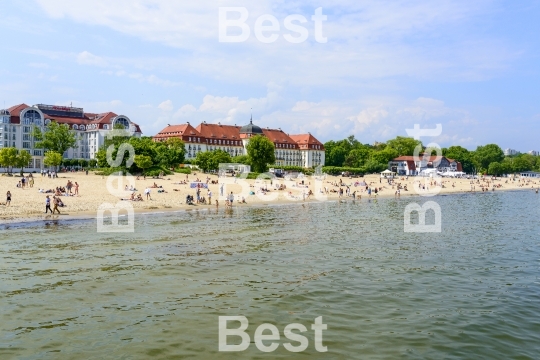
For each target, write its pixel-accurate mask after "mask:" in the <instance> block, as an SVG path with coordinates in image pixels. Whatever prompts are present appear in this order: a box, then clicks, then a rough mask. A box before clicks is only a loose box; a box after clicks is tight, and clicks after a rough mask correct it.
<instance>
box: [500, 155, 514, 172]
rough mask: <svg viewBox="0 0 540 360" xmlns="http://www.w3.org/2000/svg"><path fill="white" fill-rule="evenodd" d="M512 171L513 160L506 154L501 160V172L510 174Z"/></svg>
mask: <svg viewBox="0 0 540 360" xmlns="http://www.w3.org/2000/svg"><path fill="white" fill-rule="evenodd" d="M512 173H514V160H513V159H512V158H511V157H510V156H507V157H505V158H504V159H503V161H502V162H501V174H512Z"/></svg>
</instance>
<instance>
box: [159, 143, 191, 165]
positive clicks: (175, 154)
mask: <svg viewBox="0 0 540 360" xmlns="http://www.w3.org/2000/svg"><path fill="white" fill-rule="evenodd" d="M154 146H155V149H156V150H155V151H156V161H157V162H158V163H159V164H161V165H163V166H166V167H168V168H174V167H176V166H178V165H180V164H181V163H183V161H184V156H185V147H184V142H183V141H182V140H180V139H178V138H169V139H167V141H165V142H155V143H154Z"/></svg>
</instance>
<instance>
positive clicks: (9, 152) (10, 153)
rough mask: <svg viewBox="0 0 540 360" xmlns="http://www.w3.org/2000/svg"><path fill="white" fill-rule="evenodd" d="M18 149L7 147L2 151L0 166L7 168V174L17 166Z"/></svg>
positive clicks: (0, 150) (0, 153) (0, 151)
mask: <svg viewBox="0 0 540 360" xmlns="http://www.w3.org/2000/svg"><path fill="white" fill-rule="evenodd" d="M17 155H18V154H17V149H16V148H14V147H7V148H2V149H0V166H3V167H5V168H6V172H7V171H8V170H9V172H11V168H12V167H14V166H16V165H17Z"/></svg>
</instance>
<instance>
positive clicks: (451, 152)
mask: <svg viewBox="0 0 540 360" xmlns="http://www.w3.org/2000/svg"><path fill="white" fill-rule="evenodd" d="M443 155H444V156H446V158H448V159H452V160H456V161H459V162H460V163H461V167H462V168H463V171H464V172H466V173H474V170H475V169H474V168H475V164H474V162H473V159H472V155H473V154H472V153H471V152H470V151H469V150H467V149H465V148H464V147H462V146H450V147H449V148H448V149H443Z"/></svg>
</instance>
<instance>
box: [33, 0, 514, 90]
mask: <svg viewBox="0 0 540 360" xmlns="http://www.w3.org/2000/svg"><path fill="white" fill-rule="evenodd" d="M36 1H37V2H38V3H39V4H40V5H41V7H42V8H43V9H44V11H45V13H46V14H48V15H49V16H50V17H53V18H69V19H72V20H75V21H77V22H80V23H88V24H92V25H93V26H96V25H98V26H104V27H107V28H110V29H113V30H114V31H118V32H121V33H124V34H128V35H129V36H136V37H139V38H141V39H143V40H145V41H152V42H157V43H161V44H164V45H167V46H170V47H175V48H181V49H184V50H187V54H186V55H183V56H181V57H170V58H155V59H148V57H147V56H141V58H139V59H129V60H128V59H116V60H117V61H118V62H124V63H125V62H127V61H130V62H131V63H133V64H134V63H136V62H138V63H139V65H141V64H140V63H144V64H143V65H141V68H143V69H148V67H150V68H153V69H159V68H163V67H166V68H167V69H175V71H186V70H188V71H189V72H191V73H197V74H202V75H205V76H210V77H215V78H217V79H226V80H228V81H235V82H236V83H239V82H245V83H258V84H267V83H269V82H270V81H275V80H276V79H288V81H289V82H290V83H291V84H296V85H298V84H302V85H316V86H323V85H327V84H344V83H345V84H347V83H349V84H350V83H351V82H353V81H354V80H355V79H380V78H386V77H390V76H414V77H417V78H426V79H442V78H443V79H480V78H485V77H492V76H493V74H497V73H500V72H501V71H504V69H505V68H506V67H507V65H508V64H509V63H510V62H512V61H514V60H515V59H516V58H518V57H519V56H521V55H520V53H519V52H518V51H516V50H513V49H512V46H513V45H512V44H510V43H505V42H504V41H502V40H500V39H497V38H495V37H493V36H492V37H489V36H488V35H486V33H482V32H478V31H467V29H470V28H472V27H473V26H474V25H473V24H475V20H476V18H477V17H478V16H485V15H486V14H488V15H489V14H490V12H492V11H493V9H495V8H496V6H497V2H496V0H477V1H473V2H471V1H463V0H439V1H435V2H434V1H429V0H418V1H391V0H381V1H371V2H363V1H362V2H358V1H353V0H338V1H335V0H323V1H321V2H320V3H319V5H320V6H322V7H323V11H324V13H325V14H328V21H326V22H324V24H323V32H324V34H325V36H327V37H328V39H329V41H328V43H326V44H318V43H317V42H315V40H314V34H313V26H312V23H311V22H310V23H309V24H306V26H307V28H308V30H309V32H310V36H309V39H308V41H306V42H304V43H302V44H290V43H288V42H287V41H285V40H284V39H283V37H282V36H281V37H280V39H279V40H278V41H277V42H275V43H273V44H262V43H260V42H258V41H257V40H256V39H255V37H254V35H253V31H252V36H251V37H250V38H249V39H248V41H247V42H245V43H242V44H225V43H219V42H218V8H219V6H226V5H227V3H222V2H221V3H205V4H201V3H198V2H192V3H186V2H175V1H168V0H154V1H152V2H151V6H150V3H149V2H148V1H146V0H116V1H113V2H111V1H108V0H95V1H92V2H79V1H69V0H36ZM234 6H245V7H246V8H247V9H248V11H249V19H248V21H247V24H248V25H249V26H250V27H251V28H253V23H254V21H255V19H256V18H257V17H258V16H259V15H261V14H265V13H269V14H273V15H275V16H276V17H277V18H278V19H279V20H280V21H281V22H282V21H283V19H284V18H285V17H286V16H287V15H290V14H294V13H301V14H302V15H304V16H306V17H307V18H308V19H310V16H311V15H312V12H313V10H312V9H309V8H308V9H306V7H302V6H301V5H300V4H297V3H293V4H289V3H287V2H278V3H275V2H272V1H270V0H261V1H258V2H249V1H247V0H238V1H236V2H235V3H234ZM300 9H302V10H300ZM282 28H283V27H282ZM285 33H287V32H286V31H285V30H283V31H281V35H284V34H285ZM441 37H443V38H444V41H441ZM314 59H316V61H314ZM87 61H91V62H95V61H98V62H99V60H98V59H95V58H91V59H88V60H87ZM108 61H111V62H112V61H113V60H112V59H108ZM150 81H151V79H150Z"/></svg>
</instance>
